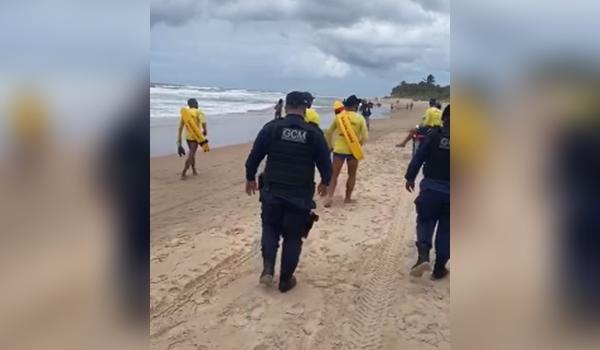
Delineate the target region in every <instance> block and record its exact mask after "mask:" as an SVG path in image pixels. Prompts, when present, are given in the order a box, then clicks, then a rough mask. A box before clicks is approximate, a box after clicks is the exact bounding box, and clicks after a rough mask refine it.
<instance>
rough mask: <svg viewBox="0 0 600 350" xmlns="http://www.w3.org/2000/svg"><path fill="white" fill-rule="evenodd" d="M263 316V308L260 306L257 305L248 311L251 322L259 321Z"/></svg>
mask: <svg viewBox="0 0 600 350" xmlns="http://www.w3.org/2000/svg"><path fill="white" fill-rule="evenodd" d="M264 314H265V308H264V307H263V306H262V305H258V306H256V307H255V308H253V309H252V310H251V311H250V319H251V320H253V321H260V320H261V319H262V317H263V315H264Z"/></svg>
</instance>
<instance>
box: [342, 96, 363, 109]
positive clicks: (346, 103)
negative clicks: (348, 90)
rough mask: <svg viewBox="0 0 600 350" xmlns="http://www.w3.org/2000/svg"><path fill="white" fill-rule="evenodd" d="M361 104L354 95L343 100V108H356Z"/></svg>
mask: <svg viewBox="0 0 600 350" xmlns="http://www.w3.org/2000/svg"><path fill="white" fill-rule="evenodd" d="M361 102H362V100H361V99H360V98H358V97H356V95H350V96H348V98H346V99H345V100H344V106H346V107H350V106H358V105H359V104H360V103H361Z"/></svg>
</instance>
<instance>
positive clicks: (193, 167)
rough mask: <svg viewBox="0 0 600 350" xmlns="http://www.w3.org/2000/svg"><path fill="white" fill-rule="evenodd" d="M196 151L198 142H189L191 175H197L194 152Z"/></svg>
mask: <svg viewBox="0 0 600 350" xmlns="http://www.w3.org/2000/svg"><path fill="white" fill-rule="evenodd" d="M197 151H198V142H193V143H191V144H190V157H191V158H190V159H191V160H190V166H191V167H192V175H198V172H197V171H196V152H197Z"/></svg>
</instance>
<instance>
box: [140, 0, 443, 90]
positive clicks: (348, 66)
mask: <svg viewBox="0 0 600 350" xmlns="http://www.w3.org/2000/svg"><path fill="white" fill-rule="evenodd" d="M151 4H152V9H151V25H152V30H151V35H152V36H151V65H150V69H151V80H152V81H153V82H159V83H183V84H194V85H200V86H220V87H239V88H250V89H264V90H277V91H288V90H292V89H298V90H310V91H312V92H314V93H317V94H327V95H336V96H339V95H347V94H350V93H356V94H358V95H362V96H375V95H378V96H381V95H386V94H389V92H390V90H391V89H392V87H393V86H395V85H397V84H398V83H399V82H400V81H402V80H407V81H418V80H420V79H421V78H423V77H424V76H426V75H427V74H428V73H432V74H433V75H434V76H435V77H436V79H437V81H438V82H439V83H442V84H446V83H448V82H449V79H450V73H449V70H450V67H449V66H450V63H449V60H450V59H449V47H450V18H449V0H371V1H367V0H152V1H151Z"/></svg>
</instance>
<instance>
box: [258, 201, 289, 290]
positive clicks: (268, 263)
mask: <svg viewBox="0 0 600 350" xmlns="http://www.w3.org/2000/svg"><path fill="white" fill-rule="evenodd" d="M261 209H262V212H261V215H260V217H261V220H262V236H261V247H262V257H263V271H262V273H261V275H260V282H261V283H263V284H270V283H271V282H272V281H273V275H274V274H275V260H276V259H277V249H278V248H279V236H280V235H281V221H282V215H283V207H282V206H281V205H278V204H269V203H262V205H261Z"/></svg>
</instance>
